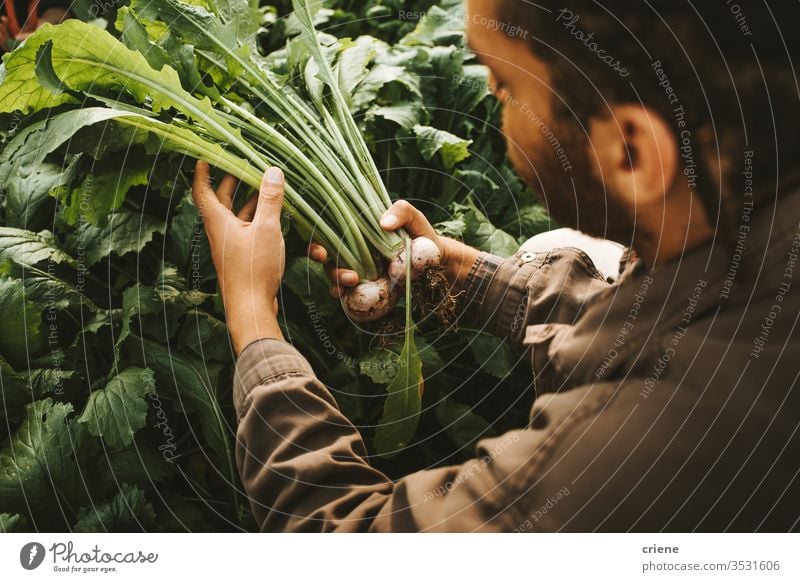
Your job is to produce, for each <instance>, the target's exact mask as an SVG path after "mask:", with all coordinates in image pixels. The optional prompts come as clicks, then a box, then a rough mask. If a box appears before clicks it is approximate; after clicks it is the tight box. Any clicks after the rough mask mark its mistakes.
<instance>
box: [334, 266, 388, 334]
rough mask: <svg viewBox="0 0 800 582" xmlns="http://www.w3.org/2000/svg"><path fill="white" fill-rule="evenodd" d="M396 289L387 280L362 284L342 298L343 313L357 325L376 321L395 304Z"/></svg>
mask: <svg viewBox="0 0 800 582" xmlns="http://www.w3.org/2000/svg"><path fill="white" fill-rule="evenodd" d="M397 296H398V293H397V289H396V288H395V287H394V286H393V285H392V284H391V282H390V281H389V279H388V278H386V277H384V278H382V279H378V280H377V281H369V282H367V283H362V284H361V285H359V286H358V287H354V288H352V289H349V290H348V291H347V292H346V293H345V294H344V295H343V296H342V306H343V307H344V310H345V313H347V315H348V316H349V317H350V318H351V319H352V320H353V321H357V322H359V323H369V322H373V321H378V320H379V319H381V318H383V317H385V316H387V315H388V314H389V312H391V311H392V309H394V306H395V305H396V304H397Z"/></svg>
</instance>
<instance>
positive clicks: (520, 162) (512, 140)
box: [503, 105, 536, 173]
mask: <svg viewBox="0 0 800 582" xmlns="http://www.w3.org/2000/svg"><path fill="white" fill-rule="evenodd" d="M503 134H504V135H505V136H506V142H507V144H508V156H509V158H510V159H511V161H512V163H513V164H514V166H515V167H516V168H517V170H519V171H522V172H524V173H527V172H529V171H530V165H531V161H532V159H533V152H534V150H535V149H536V146H535V143H534V142H533V131H531V123H530V120H529V119H527V118H526V117H525V115H523V114H522V112H521V111H520V110H519V109H518V108H516V107H510V106H508V105H506V106H505V107H504V108H503Z"/></svg>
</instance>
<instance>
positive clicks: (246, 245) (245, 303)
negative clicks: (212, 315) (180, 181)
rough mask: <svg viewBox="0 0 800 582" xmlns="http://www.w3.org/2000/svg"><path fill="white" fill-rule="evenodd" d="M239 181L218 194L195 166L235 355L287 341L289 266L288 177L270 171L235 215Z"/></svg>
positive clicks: (196, 190) (197, 198)
mask: <svg viewBox="0 0 800 582" xmlns="http://www.w3.org/2000/svg"><path fill="white" fill-rule="evenodd" d="M236 186H237V183H236V180H235V179H234V178H233V177H231V176H227V177H225V178H224V179H223V180H222V182H221V183H220V185H219V188H218V189H217V191H216V192H214V189H213V188H212V187H211V184H210V181H209V166H208V164H206V163H205V162H197V167H196V171H195V177H194V185H193V187H192V198H193V199H194V202H195V205H196V206H197V208H198V209H199V211H200V215H201V216H202V218H203V222H204V225H205V229H206V233H207V235H208V240H209V243H210V246H211V258H212V260H213V261H214V267H215V268H216V270H217V276H218V280H219V287H220V293H221V294H222V301H223V303H224V305H225V316H226V319H227V322H228V329H229V331H230V334H231V340H232V341H233V347H234V349H235V350H236V354H237V355H238V354H240V353H241V351H242V350H243V349H244V348H245V347H246V346H247V345H248V344H249V343H251V342H253V341H256V340H258V339H264V338H273V339H278V340H283V334H282V333H281V329H280V327H279V326H278V300H277V297H278V289H279V288H280V284H281V279H282V278H283V270H284V266H285V262H286V257H285V249H284V242H283V232H282V230H281V212H282V207H283V194H284V192H283V189H284V176H283V172H282V171H281V170H280V169H279V168H269V169H268V170H267V172H266V174H265V175H264V179H263V181H262V183H261V189H260V192H259V194H258V196H255V197H253V199H252V200H250V201H249V202H248V203H247V204H245V206H244V207H243V208H242V210H241V211H240V212H239V214H238V215H234V214H233V212H232V210H231V209H232V207H233V194H234V192H235V191H236Z"/></svg>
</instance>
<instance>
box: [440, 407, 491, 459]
mask: <svg viewBox="0 0 800 582" xmlns="http://www.w3.org/2000/svg"><path fill="white" fill-rule="evenodd" d="M436 418H438V419H439V423H440V424H441V425H442V427H443V428H444V430H445V432H446V433H447V436H449V437H450V438H451V439H453V442H454V443H455V444H456V446H457V447H459V449H464V448H468V447H471V446H472V445H474V444H475V442H476V441H477V440H478V439H481V438H486V437H490V436H494V435H495V432H494V430H493V429H492V427H491V426H490V425H489V423H488V422H486V420H484V419H483V418H482V417H481V416H479V415H477V414H475V413H474V412H473V411H472V408H470V407H469V406H467V405H466V404H457V403H455V402H452V401H451V400H443V401H442V402H441V404H439V406H437V407H436Z"/></svg>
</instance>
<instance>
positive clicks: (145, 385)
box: [78, 367, 155, 449]
mask: <svg viewBox="0 0 800 582" xmlns="http://www.w3.org/2000/svg"><path fill="white" fill-rule="evenodd" d="M154 391H155V376H154V375H153V371H152V370H147V369H142V368H136V367H131V368H126V369H125V370H123V371H122V372H120V373H119V374H118V375H116V376H114V377H113V378H112V379H111V381H110V382H109V383H108V384H106V387H105V388H103V389H102V390H96V391H94V392H92V394H91V395H90V396H89V400H88V402H87V403H86V406H85V407H84V409H83V413H82V414H81V416H80V418H79V419H78V422H81V423H83V424H85V425H86V426H87V428H88V429H89V433H90V434H92V435H94V436H98V437H103V440H104V441H105V442H106V444H108V446H109V447H111V448H112V449H120V448H122V447H126V446H128V445H130V444H131V443H132V442H133V435H134V433H135V432H136V431H137V430H139V429H140V428H142V427H143V426H144V425H145V421H146V418H147V400H146V399H145V397H146V396H147V395H148V394H150V393H152V392H154Z"/></svg>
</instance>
